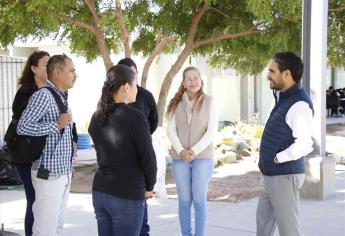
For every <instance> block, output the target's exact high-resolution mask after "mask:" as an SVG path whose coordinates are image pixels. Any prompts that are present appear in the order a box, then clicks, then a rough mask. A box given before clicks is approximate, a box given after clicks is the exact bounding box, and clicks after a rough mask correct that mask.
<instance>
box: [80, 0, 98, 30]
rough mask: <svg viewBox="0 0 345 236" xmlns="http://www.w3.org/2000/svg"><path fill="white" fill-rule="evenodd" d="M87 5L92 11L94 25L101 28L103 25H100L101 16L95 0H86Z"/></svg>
mask: <svg viewBox="0 0 345 236" xmlns="http://www.w3.org/2000/svg"><path fill="white" fill-rule="evenodd" d="M84 3H85V5H86V6H87V7H88V8H89V11H90V13H91V16H92V19H93V22H94V26H96V27H97V28H100V27H101V26H100V25H99V18H98V13H97V11H96V6H95V1H94V0H84Z"/></svg>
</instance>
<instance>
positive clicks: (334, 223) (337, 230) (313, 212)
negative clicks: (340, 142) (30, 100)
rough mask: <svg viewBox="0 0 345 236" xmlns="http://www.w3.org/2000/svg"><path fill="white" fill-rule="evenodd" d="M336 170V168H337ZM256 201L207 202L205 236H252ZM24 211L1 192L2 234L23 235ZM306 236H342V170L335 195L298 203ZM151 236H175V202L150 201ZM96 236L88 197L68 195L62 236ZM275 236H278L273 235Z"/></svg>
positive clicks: (20, 198)
mask: <svg viewBox="0 0 345 236" xmlns="http://www.w3.org/2000/svg"><path fill="white" fill-rule="evenodd" d="M337 168H338V169H339V166H337ZM256 204H257V198H254V199H251V200H248V201H243V202H240V203H226V202H209V203H208V222H207V226H206V235H209V236H228V235H234V236H253V235H255V231H256V230H255V227H256V226H255V211H256ZM24 209H25V200H24V192H23V191H22V190H0V222H1V223H4V226H5V230H7V231H12V232H17V233H19V234H21V235H24V233H23V225H24V223H23V217H24ZM300 209H301V210H300V212H301V216H300V219H301V227H302V231H303V234H304V235H305V236H345V169H344V168H342V170H338V171H337V172H336V194H335V195H334V196H333V197H331V198H329V199H327V200H322V201H320V200H306V199H302V200H301V207H300ZM149 221H150V225H151V235H152V236H178V235H180V234H179V222H178V215H177V200H173V199H169V200H161V199H153V200H150V201H149ZM79 235H83V236H91V235H92V236H95V235H97V224H96V220H95V217H94V213H93V207H92V201H91V195H90V194H71V195H70V198H69V203H68V209H67V212H66V218H65V229H64V231H63V233H62V235H61V236H79ZM275 235H278V233H277V232H276V233H275Z"/></svg>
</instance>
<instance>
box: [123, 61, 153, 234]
mask: <svg viewBox="0 0 345 236" xmlns="http://www.w3.org/2000/svg"><path fill="white" fill-rule="evenodd" d="M117 64H118V65H125V66H128V67H129V68H131V70H132V71H133V73H134V74H135V75H136V77H137V76H138V69H137V65H136V64H135V62H134V61H133V60H132V59H131V58H124V59H121V60H120V61H119V62H118V63H117ZM129 105H130V106H132V107H134V108H136V109H138V110H139V111H141V112H142V113H143V114H144V116H145V118H146V119H147V121H148V122H149V125H150V133H151V134H153V132H154V131H155V130H156V129H157V125H158V110H157V105H156V102H155V99H154V97H153V95H152V93H151V92H150V91H148V90H146V89H144V88H142V87H140V86H139V85H138V93H137V96H136V101H135V102H134V103H130V104H129ZM149 232H150V226H149V225H148V215H147V203H146V201H145V210H144V219H143V224H142V226H141V230H140V236H147V235H149Z"/></svg>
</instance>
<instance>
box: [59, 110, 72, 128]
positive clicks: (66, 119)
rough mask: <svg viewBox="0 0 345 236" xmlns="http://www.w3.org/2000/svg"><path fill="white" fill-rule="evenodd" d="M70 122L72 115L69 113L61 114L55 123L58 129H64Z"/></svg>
mask: <svg viewBox="0 0 345 236" xmlns="http://www.w3.org/2000/svg"><path fill="white" fill-rule="evenodd" d="M71 122H72V115H71V114H69V113H63V114H61V115H60V116H59V118H58V120H57V123H58V125H59V129H63V128H65V127H66V126H67V125H68V124H69V123H71Z"/></svg>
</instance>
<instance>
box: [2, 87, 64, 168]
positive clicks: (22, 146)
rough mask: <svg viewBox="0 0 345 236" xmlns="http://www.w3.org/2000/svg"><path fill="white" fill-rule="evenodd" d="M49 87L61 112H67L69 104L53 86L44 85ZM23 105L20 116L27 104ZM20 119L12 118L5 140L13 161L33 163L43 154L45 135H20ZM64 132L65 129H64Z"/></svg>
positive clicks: (16, 162) (15, 162)
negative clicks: (18, 129)
mask: <svg viewBox="0 0 345 236" xmlns="http://www.w3.org/2000/svg"><path fill="white" fill-rule="evenodd" d="M42 88H46V89H48V91H50V92H51V94H52V95H53V97H54V99H55V102H56V103H57V105H58V107H59V110H60V113H66V112H67V106H66V105H65V104H63V102H62V100H61V98H60V96H59V95H58V94H57V92H56V91H55V90H54V89H53V88H51V87H42ZM27 103H28V100H27V101H26V104H24V105H23V110H22V111H21V114H20V116H21V115H22V113H23V111H24V110H25V108H26V106H27ZM18 121H19V119H15V118H12V121H11V123H10V125H9V126H8V128H7V131H6V134H5V137H4V140H5V142H6V144H7V146H8V149H9V151H10V154H11V157H12V163H14V164H31V163H32V162H34V161H36V160H38V159H39V158H40V156H41V154H42V151H43V149H44V147H45V145H46V138H47V136H48V135H45V136H28V135H19V134H17V125H18ZM62 132H63V130H62Z"/></svg>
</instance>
